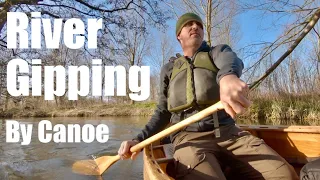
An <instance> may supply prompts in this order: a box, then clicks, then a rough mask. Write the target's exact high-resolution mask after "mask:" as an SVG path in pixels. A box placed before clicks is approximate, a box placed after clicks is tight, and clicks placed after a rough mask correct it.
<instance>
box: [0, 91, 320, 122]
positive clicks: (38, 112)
mask: <svg viewBox="0 0 320 180" xmlns="http://www.w3.org/2000/svg"><path fill="white" fill-rule="evenodd" d="M251 100H252V102H253V103H252V106H251V107H250V108H249V110H248V111H247V112H246V113H245V114H243V115H241V116H239V117H238V118H237V120H238V122H239V123H242V124H273V125H280V124H292V125H320V120H319V119H320V118H319V117H320V96H292V95H288V96H281V97H279V96H278V97H277V96H265V97H263V98H261V97H251ZM155 107H156V103H135V104H133V105H129V104H97V103H94V104H87V105H79V106H77V107H46V106H40V107H35V108H31V109H30V108H28V109H25V108H10V109H8V110H6V111H0V116H1V117H6V118H13V117H88V116H151V115H152V114H153V112H154V109H155Z"/></svg>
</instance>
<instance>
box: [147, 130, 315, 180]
mask: <svg viewBox="0 0 320 180" xmlns="http://www.w3.org/2000/svg"><path fill="white" fill-rule="evenodd" d="M240 127H241V128H242V129H244V130H247V131H250V133H251V134H253V135H255V136H257V137H259V138H261V139H263V140H264V141H265V142H266V144H268V145H269V146H270V147H271V148H272V149H274V150H275V151H277V152H278V153H279V154H280V155H281V156H282V157H283V158H285V159H286V160H287V161H288V162H289V163H290V164H291V165H292V166H293V167H294V168H295V170H296V171H297V173H298V174H299V172H300V169H301V168H302V166H303V165H304V164H306V163H307V162H309V161H312V160H314V159H317V158H319V157H320V126H261V125H259V126H245V125H240ZM167 149H168V148H167V147H166V146H161V145H160V146H159V143H154V144H151V145H149V146H147V147H145V148H144V152H143V153H144V155H143V156H144V157H143V160H144V172H143V175H144V179H145V180H172V179H173V178H171V177H170V176H168V175H167V173H166V167H167V164H168V162H169V161H170V160H172V157H170V153H168V152H167Z"/></svg>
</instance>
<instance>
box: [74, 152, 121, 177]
mask: <svg viewBox="0 0 320 180" xmlns="http://www.w3.org/2000/svg"><path fill="white" fill-rule="evenodd" d="M119 159H120V156H119V155H116V156H101V157H99V158H97V159H94V160H81V161H77V162H75V163H74V164H73V165H72V170H73V172H75V173H78V174H83V175H101V174H102V173H103V172H104V171H106V170H107V169H108V168H109V167H110V166H111V165H112V164H113V163H115V162H117V161H118V160H119Z"/></svg>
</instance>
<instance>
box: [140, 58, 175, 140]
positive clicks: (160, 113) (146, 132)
mask: <svg viewBox="0 0 320 180" xmlns="http://www.w3.org/2000/svg"><path fill="white" fill-rule="evenodd" d="M172 65H173V63H172V62H169V63H167V64H166V65H164V66H163V67H162V68H161V73H160V92H159V102H158V105H157V108H156V110H155V112H154V114H153V116H152V117H151V119H150V121H149V122H148V123H147V125H146V126H145V127H144V128H143V130H142V131H141V133H140V134H138V135H137V136H136V137H135V138H134V140H138V141H140V142H141V141H143V140H145V139H147V138H149V137H151V136H152V135H154V134H156V133H158V132H160V131H161V130H163V129H164V128H165V127H166V126H167V125H168V124H169V122H170V118H171V113H170V112H169V111H168V108H167V97H168V96H167V94H168V85H169V80H170V76H171V71H172Z"/></svg>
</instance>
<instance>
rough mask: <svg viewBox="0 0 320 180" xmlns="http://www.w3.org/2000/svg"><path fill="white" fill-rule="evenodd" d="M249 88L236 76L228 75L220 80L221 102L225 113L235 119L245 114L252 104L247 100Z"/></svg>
mask: <svg viewBox="0 0 320 180" xmlns="http://www.w3.org/2000/svg"><path fill="white" fill-rule="evenodd" d="M248 92H249V87H248V86H247V84H246V83H245V82H243V81H242V80H240V79H239V78H238V77H237V76H236V75H233V74H232V75H226V76H224V77H222V78H221V80H220V100H221V102H222V104H223V106H224V109H225V111H226V112H227V113H228V114H229V115H230V116H231V117H232V118H234V117H235V116H236V114H241V113H244V112H245V108H248V107H249V106H250V104H251V102H250V101H249V100H248V99H247V94H248Z"/></svg>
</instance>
